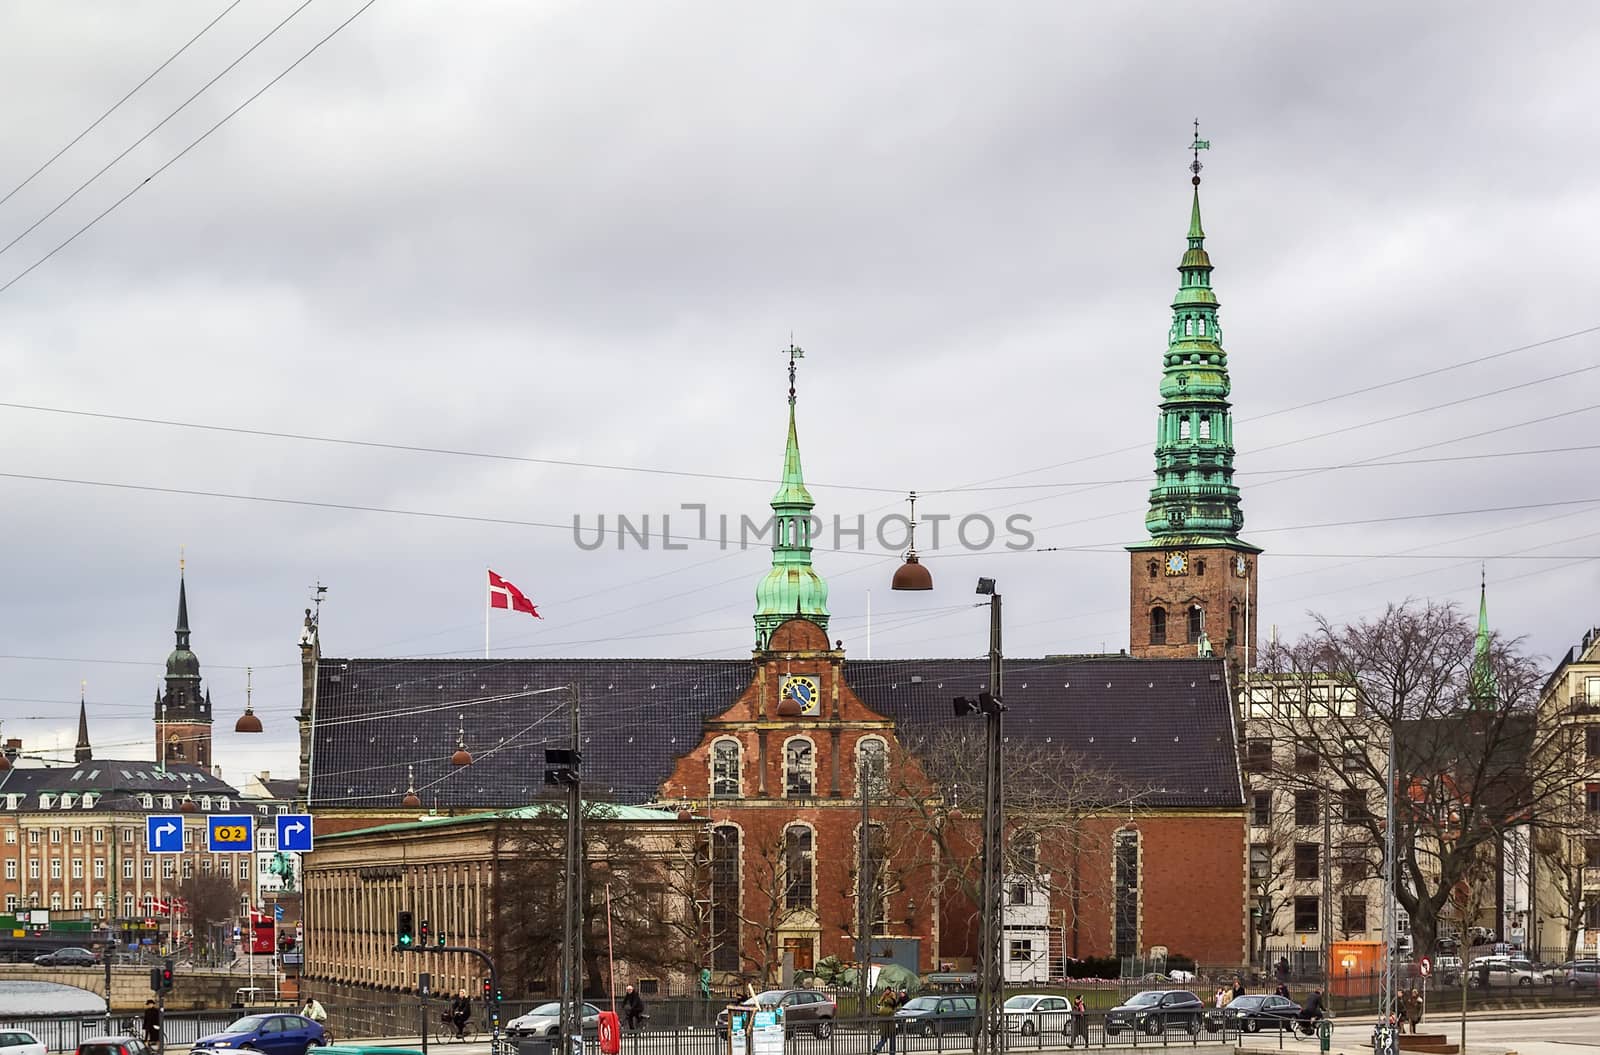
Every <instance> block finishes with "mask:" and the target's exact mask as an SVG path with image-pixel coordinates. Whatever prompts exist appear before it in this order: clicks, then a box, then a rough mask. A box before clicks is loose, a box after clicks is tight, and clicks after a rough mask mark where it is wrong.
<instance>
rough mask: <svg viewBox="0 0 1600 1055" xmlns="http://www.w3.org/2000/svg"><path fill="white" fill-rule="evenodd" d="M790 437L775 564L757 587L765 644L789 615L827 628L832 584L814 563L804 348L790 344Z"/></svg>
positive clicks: (760, 642)
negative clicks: (802, 388)
mask: <svg viewBox="0 0 1600 1055" xmlns="http://www.w3.org/2000/svg"><path fill="white" fill-rule="evenodd" d="M785 354H787V355H788V356H789V439H788V443H787V445H786V446H785V448H784V452H783V479H782V480H781V481H780V482H779V484H778V492H777V494H775V495H773V496H772V532H773V535H772V570H771V571H769V572H767V574H766V575H765V576H764V577H763V578H762V580H761V583H760V585H758V586H757V587H756V648H758V649H764V648H766V647H767V644H768V642H770V641H771V640H772V632H773V631H774V630H776V629H778V627H780V626H782V625H783V624H784V623H785V622H787V621H788V620H790V619H794V618H796V617H799V618H801V619H809V620H811V621H812V622H813V623H816V624H817V625H818V626H819V627H821V628H822V629H824V630H826V629H828V584H827V583H826V582H824V581H823V580H822V576H820V575H818V574H817V572H816V569H814V568H812V567H811V537H812V534H813V532H815V530H816V522H815V521H814V520H813V518H812V516H811V510H812V508H813V507H814V506H815V505H816V503H815V502H813V501H812V500H811V492H810V491H808V490H806V482H805V477H804V476H803V474H802V473H801V471H800V437H799V433H798V432H797V431H796V430H795V423H794V414H795V411H794V407H795V390H794V379H795V361H796V360H798V359H800V358H802V357H803V356H804V355H805V353H804V352H802V351H801V350H800V349H799V348H797V347H796V346H795V345H793V344H790V345H789V348H788V349H787V351H786V353H785Z"/></svg>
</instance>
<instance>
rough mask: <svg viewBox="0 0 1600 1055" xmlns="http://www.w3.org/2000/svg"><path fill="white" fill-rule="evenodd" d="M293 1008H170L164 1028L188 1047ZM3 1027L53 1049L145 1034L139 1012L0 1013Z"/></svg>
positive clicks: (175, 1043) (178, 1043)
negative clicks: (233, 1025) (250, 1018)
mask: <svg viewBox="0 0 1600 1055" xmlns="http://www.w3.org/2000/svg"><path fill="white" fill-rule="evenodd" d="M273 1010H278V1011H292V1010H295V1009H294V1008H287V1007H284V1008H266V1007H262V1008H251V1009H250V1010H249V1011H248V1012H246V1011H237V1010H233V1011H169V1012H167V1013H166V1015H165V1016H164V1017H163V1018H162V1029H163V1031H164V1032H165V1033H166V1041H167V1044H168V1045H169V1046H176V1047H187V1046H189V1045H191V1044H193V1043H194V1042H195V1041H196V1040H198V1039H200V1038H201V1037H204V1036H207V1035H209V1034H212V1033H220V1032H222V1030H223V1029H224V1028H225V1027H226V1026H227V1025H228V1023H230V1022H233V1021H235V1020H237V1019H239V1018H241V1017H242V1016H244V1015H246V1014H262V1013H266V1012H269V1011H273ZM0 1029H25V1030H27V1031H28V1032H29V1033H32V1034H33V1035H34V1036H35V1037H37V1038H39V1040H40V1042H41V1043H43V1044H44V1046H45V1047H46V1048H48V1049H49V1050H51V1051H73V1050H74V1049H76V1048H77V1046H78V1045H79V1043H81V1042H82V1041H84V1040H86V1039H88V1038H89V1037H105V1036H124V1035H127V1036H135V1037H139V1036H143V1035H144V1027H143V1025H142V1024H141V1020H140V1016H139V1015H138V1014H131V1015H110V1016H107V1015H86V1016H83V1017H77V1018H74V1017H65V1016H27V1015H16V1016H11V1017H0Z"/></svg>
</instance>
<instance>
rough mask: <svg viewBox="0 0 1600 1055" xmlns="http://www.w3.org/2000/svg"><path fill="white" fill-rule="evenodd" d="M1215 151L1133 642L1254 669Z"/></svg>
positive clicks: (1163, 433)
mask: <svg viewBox="0 0 1600 1055" xmlns="http://www.w3.org/2000/svg"><path fill="white" fill-rule="evenodd" d="M1208 145H1209V144H1207V143H1205V142H1204V141H1202V140H1201V139H1199V138H1198V136H1197V137H1196V139H1195V144H1194V147H1195V162H1194V164H1193V165H1192V166H1191V170H1192V171H1193V172H1194V179H1193V181H1192V182H1193V184H1194V204H1193V206H1192V208H1191V210H1190V213H1189V248H1188V250H1187V251H1186V252H1185V253H1184V254H1183V259H1182V261H1180V262H1179V264H1178V274H1179V276H1180V280H1179V284H1178V295H1177V298H1176V299H1175V300H1173V302H1172V328H1171V329H1170V330H1168V331H1167V352H1166V355H1165V357H1164V358H1163V360H1162V374H1161V410H1160V415H1159V417H1158V419H1157V425H1156V483H1155V487H1153V488H1152V489H1151V490H1150V509H1149V512H1147V513H1146V514H1145V518H1144V523H1145V529H1146V530H1147V531H1149V533H1150V538H1149V540H1148V541H1146V542H1140V543H1136V544H1135V545H1132V546H1129V547H1128V550H1129V557H1130V561H1129V567H1130V572H1131V577H1130V589H1129V594H1128V598H1129V613H1128V621H1129V627H1128V636H1129V643H1130V646H1131V647H1130V651H1131V652H1132V653H1133V654H1134V655H1135V656H1141V657H1147V658H1157V659H1177V658H1183V657H1192V656H1196V655H1204V654H1215V655H1225V656H1226V657H1227V658H1228V659H1229V660H1230V661H1231V662H1232V663H1233V664H1234V669H1236V670H1242V669H1244V667H1245V664H1246V662H1247V661H1248V660H1249V658H1250V656H1253V655H1254V653H1255V637H1256V623H1257V612H1258V605H1257V600H1256V583H1257V580H1258V570H1259V568H1258V561H1257V557H1258V556H1259V555H1260V553H1261V549H1260V547H1258V546H1252V545H1250V544H1249V543H1248V542H1245V541H1243V540H1242V539H1240V538H1239V531H1240V529H1241V528H1243V527H1244V513H1243V512H1242V511H1241V510H1240V508H1239V489H1238V487H1236V486H1235V485H1234V482H1233V454H1234V446H1233V414H1232V410H1231V405H1230V404H1229V402H1228V392H1229V387H1230V386H1229V381H1228V353H1227V352H1225V351H1223V348H1222V331H1221V329H1220V328H1219V327H1218V325H1217V306H1218V304H1217V295H1216V294H1215V293H1214V292H1213V291H1212V288H1211V258H1210V257H1209V256H1208V255H1207V254H1206V249H1205V243H1206V235H1205V230H1204V229H1203V228H1202V227H1201V224H1200V161H1199V151H1200V150H1201V149H1203V148H1204V147H1206V146H1208ZM1247 648H1248V654H1247V652H1246V649H1247Z"/></svg>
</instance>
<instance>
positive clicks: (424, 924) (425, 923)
mask: <svg viewBox="0 0 1600 1055" xmlns="http://www.w3.org/2000/svg"><path fill="white" fill-rule="evenodd" d="M431 929H432V928H430V927H429V926H428V921H427V920H423V921H422V947H423V948H424V949H426V948H427V947H428V945H429V944H430V943H431V940H430V938H429V936H428V932H429V931H430V930H431Z"/></svg>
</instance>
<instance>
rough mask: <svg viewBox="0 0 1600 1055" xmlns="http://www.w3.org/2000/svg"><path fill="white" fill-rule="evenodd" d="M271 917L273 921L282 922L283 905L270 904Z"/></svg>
mask: <svg viewBox="0 0 1600 1055" xmlns="http://www.w3.org/2000/svg"><path fill="white" fill-rule="evenodd" d="M272 918H273V920H274V921H276V922H278V923H282V922H283V906H282V905H273V906H272Z"/></svg>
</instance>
